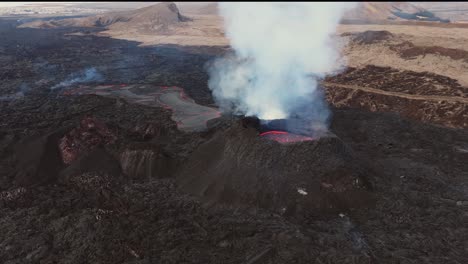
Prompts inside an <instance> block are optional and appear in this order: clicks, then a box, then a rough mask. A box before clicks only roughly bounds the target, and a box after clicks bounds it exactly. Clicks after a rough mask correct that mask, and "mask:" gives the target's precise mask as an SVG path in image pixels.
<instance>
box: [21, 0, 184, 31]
mask: <svg viewBox="0 0 468 264" xmlns="http://www.w3.org/2000/svg"><path fill="white" fill-rule="evenodd" d="M189 20H190V19H189V18H188V17H185V16H183V15H181V14H180V12H179V9H178V8H177V6H176V4H174V3H172V2H165V3H159V4H156V5H152V6H148V7H144V8H139V9H136V10H132V11H121V12H110V13H104V14H100V15H95V16H90V17H84V18H71V19H61V20H50V21H35V22H31V23H26V24H23V25H21V27H35V28H52V27H104V28H108V29H113V30H129V29H135V30H137V31H151V32H164V31H167V30H168V28H169V27H170V26H174V25H177V24H178V23H180V22H186V21H189Z"/></svg>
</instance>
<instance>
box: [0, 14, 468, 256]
mask: <svg viewBox="0 0 468 264" xmlns="http://www.w3.org/2000/svg"><path fill="white" fill-rule="evenodd" d="M14 24H15V22H14V21H13V20H2V21H1V23H0V25H1V28H0V31H1V32H0V34H2V35H3V36H5V37H3V38H1V39H0V43H1V45H0V47H1V49H0V67H1V71H0V78H1V80H2V82H1V83H0V92H1V95H0V96H2V97H1V100H0V116H1V118H0V230H1V231H2V236H1V238H0V262H2V263H464V262H465V261H466V259H468V224H467V223H468V213H467V209H468V163H467V162H466V161H467V159H468V133H467V132H466V122H467V121H466V120H467V118H466V102H465V101H464V100H465V98H466V88H463V87H459V84H458V83H456V82H454V81H451V80H450V79H448V78H445V77H444V78H442V77H440V76H435V77H434V75H424V74H415V73H412V72H407V71H406V72H401V71H392V70H390V69H386V68H379V67H367V68H363V69H354V68H351V69H349V70H348V71H346V72H344V73H342V74H340V75H338V76H335V77H330V78H328V79H327V80H326V82H324V87H325V89H326V93H327V99H328V100H329V102H330V103H331V105H332V112H333V119H332V124H331V129H330V130H331V133H333V134H334V136H333V137H329V140H328V139H326V140H323V141H318V142H308V143H297V145H288V146H287V147H285V146H283V145H281V144H280V143H277V142H273V141H265V139H262V138H261V137H260V136H258V134H257V133H258V131H256V130H255V129H252V128H249V127H243V126H242V125H240V124H239V120H237V119H231V118H228V117H221V118H219V119H216V120H211V121H208V122H207V123H206V127H207V128H206V129H205V130H204V131H187V130H183V129H180V124H178V123H177V120H178V119H177V118H175V117H174V111H175V110H180V109H185V108H186V106H187V105H186V104H190V106H193V104H198V105H202V106H204V107H206V108H209V109H213V107H214V105H213V100H212V98H211V94H210V92H209V89H208V88H207V79H208V76H207V74H206V71H205V69H204V64H205V63H206V62H207V61H209V60H210V59H212V58H214V56H216V55H217V54H220V53H222V52H223V51H224V50H225V49H221V48H209V47H203V48H201V47H177V46H157V47H151V46H148V47H139V46H138V43H136V42H130V41H124V40H116V39H112V38H106V37H97V36H94V35H92V32H90V29H80V28H69V29H30V28H15V27H14V26H13V25H14ZM71 33H75V34H73V35H70V34H71ZM77 33H79V34H77ZM89 69H92V70H89ZM87 70H89V71H88V73H89V74H90V76H87V75H86V72H87ZM382 76H385V78H382ZM73 80H75V81H73ZM403 80H404V81H403ZM402 82H408V83H418V84H420V86H419V88H420V90H422V91H423V94H419V92H418V91H419V90H418V89H411V91H410V92H407V91H404V90H401V89H400V88H395V87H401V85H400V84H401V83H402ZM60 84H62V85H60ZM64 84H65V85H64ZM57 85H58V86H60V87H59V88H58V89H55V90H53V91H50V88H51V87H55V86H57ZM102 85H108V86H107V87H122V86H121V85H125V87H128V86H131V87H134V88H133V89H137V88H135V87H140V88H141V87H143V88H141V89H140V88H138V89H140V90H139V91H140V92H141V93H142V94H144V95H148V92H144V91H146V90H145V89H146V88H145V87H150V88H148V89H149V90H148V91H149V93H150V94H151V93H152V92H155V91H156V92H157V91H159V90H160V88H157V89H156V88H154V87H166V86H167V87H173V86H177V87H181V88H183V90H184V93H185V94H186V95H187V96H188V97H190V98H192V99H193V101H192V100H189V99H187V100H179V101H177V100H175V105H180V104H181V103H180V102H183V103H184V104H182V106H183V107H180V109H174V108H171V107H169V108H165V107H163V105H162V104H161V102H159V103H158V102H157V101H154V104H153V103H151V102H152V101H151V100H150V99H148V100H147V101H145V102H147V103H145V104H141V103H137V102H135V101H138V100H140V99H142V98H139V97H138V98H136V99H135V97H132V96H134V94H135V90H132V91H134V93H133V95H132V94H129V93H116V94H117V95H119V96H112V97H109V96H106V94H101V95H99V93H94V94H93V93H82V94H80V93H79V91H80V89H82V91H89V90H90V89H91V90H92V89H94V88H93V87H102ZM90 87H91V88H90ZM151 87H153V88H151ZM392 87H393V88H392ZM451 87H453V88H454V89H451ZM69 89H70V90H69ZM71 89H73V91H75V92H74V93H71V92H68V93H67V91H72V90H71ZM109 89H111V88H109ZM158 89H159V90H158ZM431 89H434V90H433V92H431V91H430V90H431ZM76 91H78V92H76ZM415 93H416V94H415ZM460 93H461V96H459V95H460ZM431 96H433V97H431ZM447 96H449V97H450V98H446V97H447ZM455 96H458V97H457V98H453V97H455ZM155 98H161V97H156V96H155ZM143 99H145V100H146V99H147V98H143ZM169 99H171V98H169ZM169 99H168V101H165V102H169V103H170V102H174V100H172V101H171V100H169ZM438 100H439V101H441V103H438ZM444 100H448V101H444ZM444 102H445V103H444ZM192 103H193V104H192ZM197 109H198V108H197ZM203 109H205V108H203ZM447 109H448V110H447ZM200 111H201V110H200ZM207 111H208V110H207ZM210 111H211V110H210ZM179 114H181V115H182V116H184V115H183V114H184V112H182V113H179ZM399 114H401V115H399ZM175 116H176V117H177V116H180V115H175ZM182 121H183V120H182ZM463 128H465V130H463ZM307 144H309V145H307ZM309 146H310V147H309ZM197 155H198V156H197ZM312 158H313V159H312ZM296 160H297V162H296ZM309 161H310V162H309ZM200 162H202V165H203V164H206V168H205V167H203V166H200V165H199V164H201V163H200ZM297 164H299V165H301V166H304V167H301V168H300V167H294V166H296V165H297ZM270 165H271V166H270ZM312 165H313V166H312ZM274 166H277V167H274ZM271 168H279V169H281V170H280V173H276V170H275V169H271ZM256 169H258V170H259V171H258V173H256V171H255V170H256ZM260 170H261V171H260ZM236 171H238V173H236ZM296 172H299V173H296ZM284 175H286V176H288V175H291V176H292V177H291V178H288V177H284ZM221 176H222V177H221ZM198 179H202V180H201V181H198ZM296 180H297V181H296ZM356 180H359V183H357V181H356ZM244 181H245V184H244ZM294 184H302V185H301V187H303V185H304V186H308V187H307V188H304V189H297V192H295V191H296V190H292V191H291V190H290V188H289V187H291V186H293V185H294ZM283 186H286V187H285V188H282V187H283ZM294 186H295V185H294ZM288 188H289V189H288ZM314 188H315V189H314ZM348 191H350V192H348ZM309 197H310V199H309ZM273 202H274V204H272V203H273ZM280 205H281V206H280ZM283 205H284V207H283ZM277 207H278V208H277ZM283 208H285V210H282V209H283Z"/></svg>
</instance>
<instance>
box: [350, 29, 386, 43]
mask: <svg viewBox="0 0 468 264" xmlns="http://www.w3.org/2000/svg"><path fill="white" fill-rule="evenodd" d="M342 36H351V37H352V41H353V42H356V43H358V44H373V43H377V42H381V41H384V40H389V39H391V38H393V34H392V33H390V32H388V31H386V30H377V31H374V30H367V31H364V32H359V33H350V32H346V33H343V34H342Z"/></svg>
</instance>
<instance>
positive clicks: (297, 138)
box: [260, 130, 314, 144]
mask: <svg viewBox="0 0 468 264" xmlns="http://www.w3.org/2000/svg"><path fill="white" fill-rule="evenodd" d="M260 136H261V137H264V138H266V139H269V140H274V141H276V142H279V143H283V144H284V143H295V142H303V141H311V140H314V138H312V137H307V136H302V135H297V134H291V133H289V132H286V131H276V130H272V131H267V132H263V133H261V134H260Z"/></svg>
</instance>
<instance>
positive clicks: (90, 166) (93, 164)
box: [60, 148, 122, 183]
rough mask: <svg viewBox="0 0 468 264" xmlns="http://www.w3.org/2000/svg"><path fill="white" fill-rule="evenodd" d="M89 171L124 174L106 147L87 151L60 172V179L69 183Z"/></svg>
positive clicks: (116, 174) (115, 175) (115, 176)
mask: <svg viewBox="0 0 468 264" xmlns="http://www.w3.org/2000/svg"><path fill="white" fill-rule="evenodd" d="M88 172H102V173H105V174H108V175H111V176H112V177H114V178H116V179H117V178H119V176H121V174H122V170H121V168H120V163H119V162H118V161H117V160H116V159H115V158H114V157H113V156H112V155H111V154H109V153H108V152H107V151H106V150H105V149H103V148H96V149H94V150H92V151H90V152H89V153H86V154H84V155H82V156H81V157H79V158H78V159H77V160H75V161H74V162H73V163H71V164H70V166H68V167H67V168H66V169H64V170H63V171H61V172H60V180H61V181H63V182H65V183H69V182H70V181H72V179H73V178H74V177H77V176H79V175H82V174H83V173H88Z"/></svg>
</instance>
